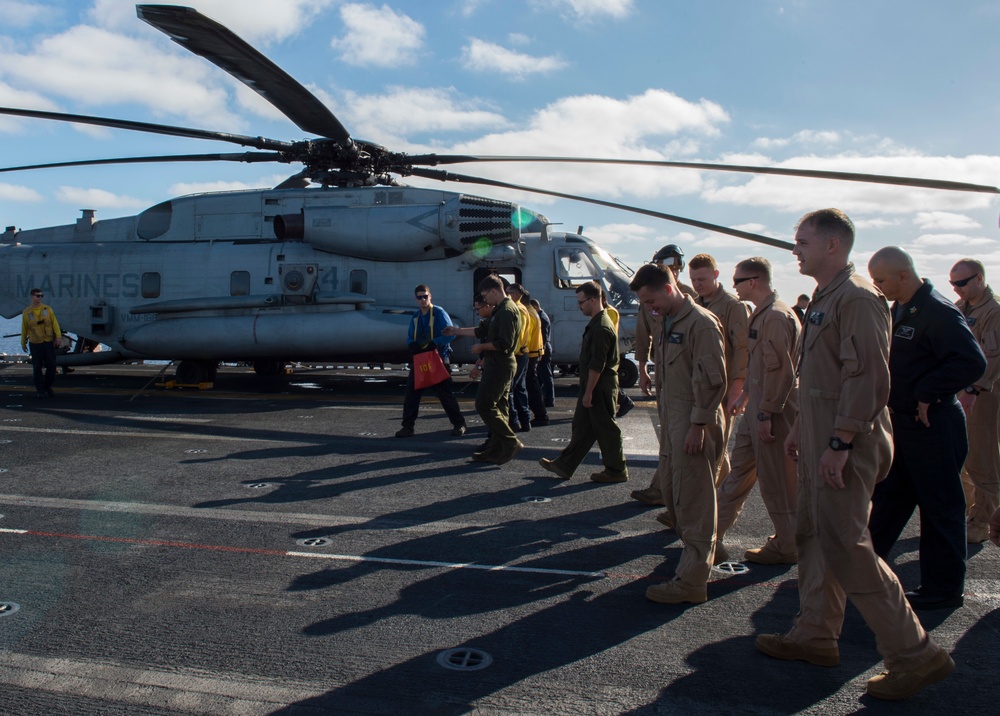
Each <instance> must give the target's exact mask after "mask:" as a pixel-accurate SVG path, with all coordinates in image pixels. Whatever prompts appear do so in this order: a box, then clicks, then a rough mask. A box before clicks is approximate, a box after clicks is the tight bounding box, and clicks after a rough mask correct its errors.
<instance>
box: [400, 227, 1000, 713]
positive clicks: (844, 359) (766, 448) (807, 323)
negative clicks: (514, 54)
mask: <svg viewBox="0 0 1000 716" xmlns="http://www.w3.org/2000/svg"><path fill="white" fill-rule="evenodd" d="M853 244H854V225H853V223H852V222H851V220H850V219H849V218H848V217H847V216H846V215H845V214H844V213H843V212H841V211H839V210H837V209H823V210H819V211H815V212H811V213H809V214H807V215H805V216H804V217H802V219H801V220H800V222H799V224H798V226H797V229H796V234H795V248H794V250H793V254H794V255H795V257H796V258H797V260H798V263H799V270H800V272H801V273H802V274H803V275H806V276H810V277H812V278H813V279H815V281H816V290H815V291H814V293H813V294H812V296H811V297H806V298H807V299H808V300H807V301H803V302H799V303H800V305H798V306H796V307H793V306H789V305H788V304H786V303H784V302H782V301H781V300H779V299H778V297H777V294H776V292H775V290H774V287H773V285H772V271H771V265H770V263H769V262H768V261H767V260H766V259H764V258H760V257H752V258H748V259H745V260H743V261H740V262H739V263H737V265H736V268H735V271H734V275H733V287H734V290H735V294H736V295H735V296H734V295H733V294H730V293H728V292H727V291H726V290H725V289H724V288H723V286H722V285H721V284H720V283H719V280H718V279H719V269H718V266H717V264H716V262H715V260H714V259H713V258H712V257H711V256H709V255H708V254H699V255H698V256H695V257H693V258H692V259H691V260H690V262H689V265H688V276H689V278H690V282H691V286H687V285H685V284H684V283H682V282H681V271H682V270H683V268H684V255H683V252H682V251H681V250H680V249H679V248H678V247H677V246H674V245H671V246H666V247H664V248H663V249H662V250H661V251H659V252H657V254H656V255H654V257H653V260H652V262H650V263H648V264H646V265H644V266H642V267H641V268H640V269H639V270H638V271H637V272H636V274H635V276H634V277H633V279H632V282H631V284H630V288H631V289H632V290H633V291H634V292H635V293H636V295H637V297H638V299H639V301H640V303H641V309H640V313H639V317H638V321H637V328H636V338H637V345H636V349H635V358H636V361H637V362H638V364H639V371H640V376H639V386H640V388H641V389H642V390H643V391H645V392H647V393H649V394H653V393H655V395H656V396H657V409H658V411H659V418H660V420H659V433H660V434H659V438H660V448H659V460H658V466H657V469H656V472H655V474H654V476H653V479H652V481H651V483H650V484H649V485H648V486H647V487H646V488H644V489H638V490H635V491H634V492H632V497H633V498H635V499H636V500H638V501H640V502H642V503H644V504H648V505H657V506H663V507H665V510H664V511H662V512H661V513H660V514H658V515H657V519H658V520H659V521H660V522H661V523H663V524H664V525H666V526H667V527H669V528H671V529H673V530H674V531H675V532H676V535H677V537H678V538H679V539H680V541H681V542H682V543H683V551H682V554H681V557H680V560H679V562H678V564H677V566H676V570H675V574H674V577H673V579H671V580H670V581H667V582H665V583H662V584H657V585H653V586H651V587H649V589H648V590H647V592H646V596H647V598H648V599H650V600H652V601H655V602H659V603H666V604H681V603H691V604H698V603H702V602H705V601H706V600H707V599H708V596H709V594H708V582H709V577H710V573H711V569H712V566H713V565H717V564H719V563H721V562H724V561H728V560H729V559H730V557H731V555H730V552H729V549H728V548H727V546H726V543H725V535H726V533H727V532H728V530H730V528H732V526H733V525H734V524H735V522H736V520H737V519H738V517H739V514H740V510H741V509H742V507H743V504H744V502H745V500H746V499H747V496H748V494H749V493H750V491H751V489H752V488H753V486H754V485H755V484H758V483H759V484H760V490H761V497H762V499H763V502H764V505H765V507H766V509H767V512H768V515H769V517H770V519H771V522H772V524H773V527H774V532H773V534H772V535H771V536H769V537H768V538H767V539H766V540H764V542H763V543H762V544H761V545H760V546H759V547H754V548H751V549H749V550H746V552H745V553H744V555H743V559H744V560H747V561H750V562H755V563H759V564H771V565H773V564H798V581H799V596H800V609H799V612H798V614H797V615H796V617H795V618H794V621H793V624H792V627H791V629H790V630H789V631H788V632H786V633H784V634H762V635H759V636H758V638H757V641H756V648H757V649H758V650H759V651H761V652H762V653H764V654H767V655H768V656H771V657H774V658H777V659H784V660H802V661H806V662H809V663H811V664H815V665H818V666H834V665H836V664H838V663H839V660H840V656H839V650H838V637H839V635H840V629H841V625H842V623H843V619H844V608H845V603H846V600H847V599H848V598H849V599H850V600H851V601H852V603H854V605H855V606H856V607H857V608H858V610H859V611H860V612H861V614H862V616H863V617H864V619H865V621H866V622H867V624H868V625H869V627H870V628H871V629H872V631H874V632H875V635H876V641H877V646H878V649H879V651H880V653H881V654H882V656H883V659H884V661H885V666H886V671H885V672H884V673H882V674H880V675H878V676H875V677H873V678H872V679H870V680H869V681H868V686H867V689H868V693H869V694H871V695H872V696H874V697H876V698H881V699H889V700H895V699H903V698H907V697H909V696H911V695H913V694H915V693H917V692H918V691H920V690H921V689H923V688H924V687H926V686H928V685H930V684H933V683H935V682H937V681H940V680H942V679H944V678H945V677H946V676H947V675H948V674H949V673H951V671H952V669H953V668H954V662H953V661H952V659H951V656H950V655H949V654H948V653H947V651H945V650H944V649H943V648H942V647H940V646H939V645H937V644H936V643H935V642H934V641H933V640H932V639H931V638H930V637H929V635H928V634H927V632H926V631H925V630H924V628H923V627H922V626H921V623H920V620H919V619H918V618H917V616H916V614H915V612H914V610H923V609H954V608H957V607H960V606H961V605H962V604H963V600H964V591H965V590H964V580H965V569H966V560H967V543H980V542H983V541H985V540H986V539H987V538H991V539H993V540H994V541H996V542H997V543H998V544H1000V510H998V496H1000V484H998V476H1000V446H998V422H1000V399H998V397H997V396H995V395H994V392H993V389H994V387H995V384H997V381H998V379H1000V303H998V301H997V299H996V297H995V296H994V295H993V292H992V291H991V290H990V288H989V285H988V284H987V283H986V271H985V268H984V267H983V264H982V263H981V262H980V261H978V260H975V259H971V258H969V259H962V260H961V261H959V262H957V263H956V264H955V266H954V267H953V268H952V270H951V274H950V283H951V285H952V286H953V288H954V290H955V291H956V293H957V294H958V296H959V301H958V303H957V305H956V304H955V303H954V302H952V301H950V300H948V299H946V298H945V297H944V296H942V295H941V294H940V293H938V292H937V291H936V290H935V289H934V288H933V286H932V285H931V284H930V282H928V281H926V280H923V279H921V278H920V276H919V274H918V273H917V271H916V269H915V267H914V265H913V261H912V259H911V258H910V257H909V256H908V255H907V254H906V253H905V252H904V251H903V250H902V249H899V248H897V247H887V248H884V249H882V250H880V251H878V252H876V253H875V255H874V256H873V257H872V259H871V260H870V262H869V264H868V267H867V268H868V273H869V274H870V277H871V279H872V280H871V281H869V280H867V279H865V278H863V277H862V276H860V275H859V274H858V273H856V272H855V268H854V266H853V264H852V263H851V262H850V253H851V251H852V249H853ZM873 282H874V285H873ZM424 288H426V287H424ZM418 290H419V287H418ZM427 293H428V296H429V292H427ZM576 293H577V304H578V306H579V308H580V311H581V312H582V313H583V314H584V315H585V316H586V317H588V318H590V321H589V323H588V324H587V327H586V329H585V331H584V335H583V340H582V342H581V354H580V360H579V365H580V393H579V397H578V399H577V404H576V409H575V411H574V417H573V423H572V437H571V440H570V443H569V444H568V445H567V447H566V448H565V449H564V450H563V451H562V452H561V453H560V454H559V456H557V457H556V458H554V459H546V458H543V459H542V460H541V461H540V464H541V467H542V468H543V469H544V470H545V471H546V472H547V474H548V475H549V476H551V477H553V478H556V479H569V478H570V477H572V475H573V473H574V472H575V470H576V468H577V467H578V466H579V465H580V464H581V463H582V461H583V459H584V457H585V456H586V454H587V452H588V451H589V450H590V449H591V447H592V446H593V445H594V444H595V443H597V444H598V445H599V447H600V451H601V459H602V463H603V469H602V470H601V471H600V472H596V473H594V474H592V475H591V476H590V479H591V480H593V481H595V482H602V483H604V482H624V481H625V480H627V479H628V469H627V466H626V464H625V457H624V452H623V449H622V434H621V429H620V428H619V426H618V424H617V422H616V420H615V415H616V413H620V410H621V408H620V406H619V404H618V395H619V394H620V391H619V386H618V377H617V368H618V361H619V354H618V337H617V325H616V321H615V320H613V317H612V316H611V315H609V310H607V309H606V306H607V302H606V299H605V298H604V296H603V292H602V290H601V287H600V285H599V284H597V283H596V282H588V283H585V284H582V285H580V286H577V287H576ZM523 296H524V290H523V288H521V287H520V286H515V287H514V290H512V291H508V290H507V289H506V288H505V285H504V283H503V281H502V280H501V279H500V278H499V277H497V276H489V277H486V278H485V279H483V281H482V282H481V283H480V285H479V286H478V296H477V308H481V309H482V310H481V311H480V317H481V318H482V319H483V320H482V321H481V323H480V324H479V325H478V326H476V327H469V328H457V327H455V326H451V325H449V326H447V327H443V328H442V329H441V331H440V335H441V337H442V338H443V339H447V340H452V339H453V338H454V337H457V336H468V337H475V338H478V339H479V342H478V343H476V344H475V345H474V346H472V352H473V353H474V354H475V355H476V359H477V364H476V370H477V371H481V375H482V382H481V384H480V387H479V391H478V393H477V398H476V410H477V412H478V413H479V415H480V416H481V417H482V419H483V422H484V423H485V424H486V426H487V428H488V429H489V438H488V439H487V441H486V443H484V444H483V445H482V446H481V447H480V448H479V449H478V450H477V451H476V452H475V453H473V456H472V459H473V460H476V461H481V462H489V463H495V464H504V463H506V462H508V461H510V460H511V459H513V457H514V456H515V455H516V454H517V453H518V452H519V451H520V450H521V448H522V447H523V445H522V443H521V441H520V440H519V439H518V438H517V436H516V434H515V431H516V430H519V429H523V427H524V426H525V424H526V423H527V411H526V410H525V412H523V413H522V412H521V411H520V408H518V407H515V408H514V409H513V410H512V409H511V405H510V402H509V398H508V395H509V393H510V390H511V385H512V384H513V383H515V381H516V376H517V375H518V374H519V373H520V372H521V370H522V368H521V366H520V365H519V358H518V354H519V353H521V352H523V350H522V349H519V343H521V333H522V328H523V327H524V326H525V325H528V326H531V325H533V324H532V323H531V321H530V320H528V321H527V323H525V319H524V318H522V316H523V315H524V310H525V309H524V304H523V303H522V301H521V299H522V298H523ZM418 298H419V297H418ZM800 298H801V297H800ZM889 302H891V306H890V303H889ZM802 304H805V305H802ZM750 306H752V310H750V308H749V307H750ZM796 308H798V309H799V311H796ZM537 313H538V312H537V310H536V311H535V315H536V316H537ZM528 315H529V316H530V315H532V314H530V312H529V314H528ZM414 327H415V329H416V330H417V331H419V321H415V322H414ZM532 330H533V329H532ZM426 338H427V336H425V343H426ZM435 340H436V339H434V338H433V337H431V342H434V341H435ZM521 345H522V348H523V344H521ZM648 362H652V363H653V365H654V366H655V371H654V373H653V375H652V376H651V375H650V373H649V371H648V370H647V367H646V366H647V363H648ZM524 370H525V371H526V372H527V371H528V370H529V369H528V367H527V362H525V368H524ZM535 372H536V374H537V367H536V368H535ZM449 382H450V381H449ZM411 383H412V378H411ZM407 390H408V395H409V394H410V387H409V384H408V389H407ZM452 400H453V398H452ZM442 402H444V401H442ZM548 404H549V405H551V403H548ZM529 407H530V406H529ZM456 408H457V406H456ZM446 410H447V406H446ZM457 415H458V416H459V417H460V413H457ZM739 415H743V416H744V417H743V419H742V420H739V421H737V420H736V417H737V416H739ZM449 417H452V414H451V413H450V412H449ZM537 417H538V415H537V413H536V419H537ZM404 420H405V418H404ZM543 420H545V422H546V423H547V417H545V418H543ZM453 423H455V426H456V428H455V434H462V433H464V421H463V422H462V423H461V425H459V423H458V422H457V418H453ZM737 425H738V427H736V428H735V429H736V435H735V440H734V441H733V449H732V452H731V454H730V452H729V451H728V450H727V446H728V444H729V443H730V438H731V433H732V431H733V430H734V426H737ZM405 427H406V424H405V422H404V428H405ZM411 427H412V426H411ZM459 427H461V432H458V430H459ZM411 434H412V433H411ZM917 508H919V509H920V514H921V522H920V548H919V552H920V554H919V561H920V583H919V584H918V585H914V586H913V588H912V589H910V590H906V589H904V587H903V586H902V584H901V583H900V581H899V579H898V578H897V577H896V575H895V574H894V572H893V571H892V569H891V568H890V566H889V565H888V564H887V562H886V559H887V558H888V556H889V552H890V550H891V549H892V547H893V546H894V544H895V542H896V540H897V539H898V538H899V536H900V534H901V532H902V531H903V529H904V527H905V526H906V524H907V522H908V521H909V519H910V518H911V516H912V514H913V512H914V510H915V509H917Z"/></svg>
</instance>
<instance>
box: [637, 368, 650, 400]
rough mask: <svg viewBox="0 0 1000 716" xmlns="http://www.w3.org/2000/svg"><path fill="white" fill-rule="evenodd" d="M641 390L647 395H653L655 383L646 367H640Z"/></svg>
mask: <svg viewBox="0 0 1000 716" xmlns="http://www.w3.org/2000/svg"><path fill="white" fill-rule="evenodd" d="M639 389H640V390H642V392H643V393H645V394H646V395H652V394H653V381H652V379H651V378H650V377H649V371H648V370H646V366H644V365H640V366H639Z"/></svg>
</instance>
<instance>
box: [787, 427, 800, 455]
mask: <svg viewBox="0 0 1000 716" xmlns="http://www.w3.org/2000/svg"><path fill="white" fill-rule="evenodd" d="M785 455H787V456H788V459H789V460H791V461H792V462H798V461H799V421H798V419H796V420H795V423H794V424H793V425H792V429H791V430H790V431H788V437H787V438H785Z"/></svg>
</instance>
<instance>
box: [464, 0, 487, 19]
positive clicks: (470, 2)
mask: <svg viewBox="0 0 1000 716" xmlns="http://www.w3.org/2000/svg"><path fill="white" fill-rule="evenodd" d="M489 2H490V0H462V11H461V12H462V17H472V16H473V15H475V14H476V12H477V11H478V10H479V8H481V7H482V6H483V5H486V4H487V3H489Z"/></svg>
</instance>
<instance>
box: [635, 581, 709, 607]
mask: <svg viewBox="0 0 1000 716" xmlns="http://www.w3.org/2000/svg"><path fill="white" fill-rule="evenodd" d="M646 599H648V600H649V601H651V602H658V603H659V604H684V603H687V604H704V603H705V602H707V601H708V589H707V587H706V586H705V585H702V586H700V587H694V586H691V585H690V584H684V582H681V581H680V580H677V579H672V580H670V581H669V582H664V583H663V584H654V585H653V586H652V587H650V588H649V589H647V590H646Z"/></svg>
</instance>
